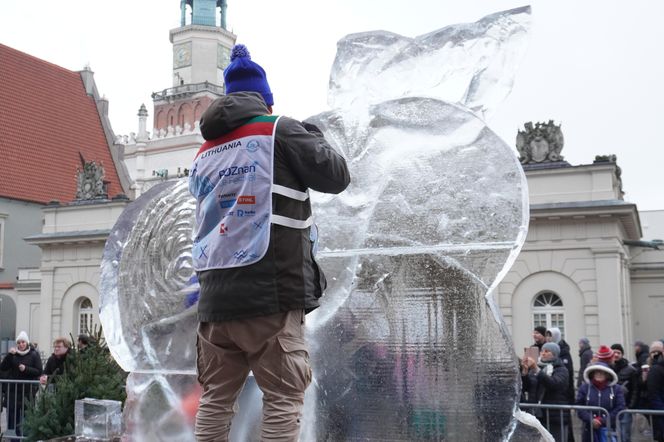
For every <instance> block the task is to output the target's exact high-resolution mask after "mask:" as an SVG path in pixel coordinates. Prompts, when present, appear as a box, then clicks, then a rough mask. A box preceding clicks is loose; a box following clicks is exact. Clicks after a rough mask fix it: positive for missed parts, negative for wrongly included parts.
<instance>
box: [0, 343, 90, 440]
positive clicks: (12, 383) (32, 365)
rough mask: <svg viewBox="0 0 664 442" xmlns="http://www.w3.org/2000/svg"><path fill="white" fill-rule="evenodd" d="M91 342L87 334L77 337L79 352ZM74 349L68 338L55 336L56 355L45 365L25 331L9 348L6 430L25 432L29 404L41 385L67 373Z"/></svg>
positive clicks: (4, 367) (2, 368)
mask: <svg viewBox="0 0 664 442" xmlns="http://www.w3.org/2000/svg"><path fill="white" fill-rule="evenodd" d="M89 344H90V337H89V336H88V335H85V334H81V335H79V336H78V346H77V349H78V351H81V352H82V351H85V348H86V347H87V346H88V345H89ZM71 351H72V343H71V341H70V340H69V339H67V338H65V337H58V338H56V339H55V340H54V341H53V354H51V356H50V357H49V358H48V360H47V361H46V365H45V366H43V365H42V359H41V356H40V354H39V352H38V350H37V345H36V343H31V342H30V338H29V337H28V334H27V333H26V332H25V331H21V332H20V333H19V334H18V336H17V337H16V346H15V347H11V348H9V350H8V351H7V354H6V355H5V357H4V358H3V359H2V362H0V379H2V380H3V382H2V407H3V408H6V409H7V430H10V431H13V432H14V434H15V435H16V436H22V435H23V432H22V429H21V424H22V422H23V416H24V413H25V408H26V406H27V404H28V403H29V402H30V401H32V400H33V399H34V398H35V396H36V394H37V392H38V391H39V386H40V385H42V386H45V385H46V384H47V383H48V382H49V380H50V381H51V382H55V381H57V377H58V376H59V375H61V374H63V373H64V370H65V361H66V359H67V356H68V355H69V354H70V352H71ZM25 381H28V382H25ZM30 381H32V382H30ZM34 381H39V382H38V383H37V382H34ZM12 440H19V439H12Z"/></svg>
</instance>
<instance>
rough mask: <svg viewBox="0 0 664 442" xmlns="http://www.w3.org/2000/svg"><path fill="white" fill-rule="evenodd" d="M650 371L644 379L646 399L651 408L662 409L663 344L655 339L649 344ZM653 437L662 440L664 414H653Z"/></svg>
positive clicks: (661, 441) (663, 406) (663, 377)
mask: <svg viewBox="0 0 664 442" xmlns="http://www.w3.org/2000/svg"><path fill="white" fill-rule="evenodd" d="M649 362H650V371H649V373H648V379H647V380H646V388H647V389H648V401H649V402H650V408H652V409H653V410H659V411H663V410H664V344H662V341H655V342H653V343H652V344H650V359H649ZM652 431H653V437H654V439H655V440H656V441H658V442H664V416H655V417H654V418H653V423H652Z"/></svg>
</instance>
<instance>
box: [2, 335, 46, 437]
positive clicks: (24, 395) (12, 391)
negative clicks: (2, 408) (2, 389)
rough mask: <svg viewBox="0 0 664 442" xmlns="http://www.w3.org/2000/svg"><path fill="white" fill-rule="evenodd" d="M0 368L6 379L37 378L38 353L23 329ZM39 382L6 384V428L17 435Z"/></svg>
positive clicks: (38, 374)
mask: <svg viewBox="0 0 664 442" xmlns="http://www.w3.org/2000/svg"><path fill="white" fill-rule="evenodd" d="M0 370H1V371H3V372H6V373H7V375H6V377H7V378H8V379H16V380H22V381H34V380H38V379H39V376H40V375H41V372H42V362H41V358H40V357H39V353H37V351H36V350H35V349H34V348H32V347H31V346H30V338H29V337H28V334H27V333H26V332H24V331H22V332H20V333H19V334H18V336H17V337H16V347H12V348H10V349H9V352H8V353H7V356H5V358H4V359H3V360H2V363H0ZM38 388H39V384H34V385H32V384H22V383H21V384H18V383H9V384H8V385H7V429H8V430H14V431H15V432H16V435H17V436H22V435H23V431H22V428H21V427H22V425H21V424H22V422H23V414H24V412H25V406H26V405H27V404H28V402H30V401H31V400H32V399H33V398H34V397H35V394H36V393H37V389H38Z"/></svg>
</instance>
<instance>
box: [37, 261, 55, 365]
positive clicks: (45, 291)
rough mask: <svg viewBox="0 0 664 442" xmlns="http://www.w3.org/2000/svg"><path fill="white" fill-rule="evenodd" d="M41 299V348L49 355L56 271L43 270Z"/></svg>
mask: <svg viewBox="0 0 664 442" xmlns="http://www.w3.org/2000/svg"><path fill="white" fill-rule="evenodd" d="M42 253H43V252H42ZM41 278H42V279H41V297H40V302H39V303H40V305H39V317H40V319H41V323H40V324H39V341H37V342H39V347H41V348H42V349H45V351H46V353H47V354H48V349H50V348H51V341H52V336H51V334H52V333H53V331H52V328H53V318H52V314H53V286H54V279H55V269H53V268H42V269H41Z"/></svg>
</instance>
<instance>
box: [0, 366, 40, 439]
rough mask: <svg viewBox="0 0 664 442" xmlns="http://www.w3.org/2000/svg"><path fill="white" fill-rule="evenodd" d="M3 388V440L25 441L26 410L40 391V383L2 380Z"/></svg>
mask: <svg viewBox="0 0 664 442" xmlns="http://www.w3.org/2000/svg"><path fill="white" fill-rule="evenodd" d="M0 386H1V388H2V422H0V428H1V430H2V440H3V441H4V440H22V439H25V437H24V436H23V431H22V423H23V417H24V414H25V410H26V408H27V407H28V406H29V405H30V404H31V403H32V401H33V400H34V398H35V396H36V395H37V392H38V391H39V381H20V380H16V379H0Z"/></svg>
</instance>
